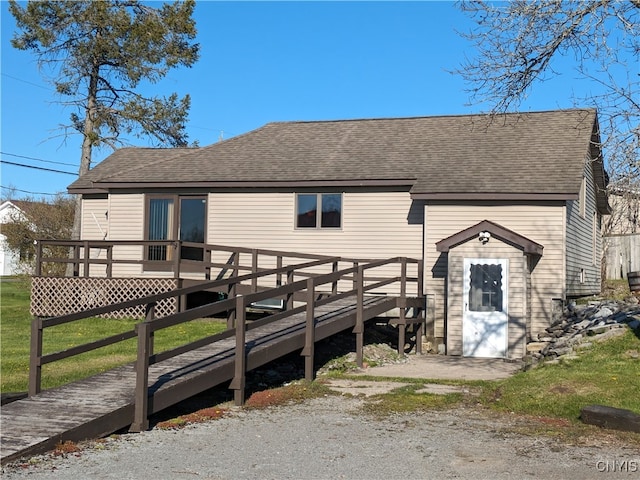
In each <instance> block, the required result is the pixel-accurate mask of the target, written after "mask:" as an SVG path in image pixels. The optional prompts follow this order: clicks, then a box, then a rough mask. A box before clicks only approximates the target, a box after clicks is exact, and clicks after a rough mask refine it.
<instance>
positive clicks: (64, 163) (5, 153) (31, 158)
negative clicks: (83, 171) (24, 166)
mask: <svg viewBox="0 0 640 480" xmlns="http://www.w3.org/2000/svg"><path fill="white" fill-rule="evenodd" d="M0 155H7V156H9V157H16V158H24V159H26V160H35V161H36V162H44V163H55V164H56V165H69V166H70V167H77V165H76V164H75V163H66V162H55V161H53V160H43V159H42V158H36V157H27V156H25V155H18V154H15V153H8V152H0Z"/></svg>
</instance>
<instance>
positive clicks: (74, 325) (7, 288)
mask: <svg viewBox="0 0 640 480" xmlns="http://www.w3.org/2000/svg"><path fill="white" fill-rule="evenodd" d="M136 322H137V320H134V319H125V320H112V319H104V318H89V319H85V320H80V321H76V322H71V323H67V324H64V325H58V326H55V327H52V328H47V329H45V331H44V336H43V353H44V354H47V353H53V352H57V351H60V350H65V349H67V348H70V347H74V346H77V345H82V344H84V343H88V342H91V341H93V340H98V339H100V338H104V337H107V336H110V335H115V334H117V333H121V332H126V331H129V330H132V329H133V328H134V326H135V324H136ZM225 328H226V324H225V322H224V321H220V320H215V319H200V320H193V321H191V322H187V323H184V324H180V325H176V326H175V327H171V328H167V329H164V330H161V331H159V332H157V333H156V335H155V340H154V345H155V348H154V350H155V351H156V352H161V351H163V350H168V349H170V348H173V347H177V346H179V345H183V344H185V343H188V342H190V341H193V340H197V339H199V338H203V337H205V336H208V335H213V334H215V333H218V332H221V331H223V330H224V329H225ZM30 336H31V315H30V314H29V286H28V283H27V281H26V280H18V281H11V282H9V281H6V280H2V282H1V283H0V348H1V350H0V378H1V387H0V391H2V392H21V391H26V390H27V386H28V376H29V342H30ZM135 357H136V339H135V338H133V339H130V340H127V341H124V342H119V343H117V344H115V345H110V346H108V347H104V348H101V349H98V350H94V351H91V352H87V353H84V354H82V355H77V356H74V357H71V358H68V359H65V360H61V361H58V362H54V363H51V364H47V365H45V366H44V367H43V369H42V388H51V387H55V386H58V385H62V384H65V383H68V382H71V381H74V380H78V379H80V378H85V377H88V376H90V375H94V374H96V373H99V372H103V371H106V370H109V369H111V368H113V367H115V366H117V365H122V364H125V363H128V362H131V361H133V360H135Z"/></svg>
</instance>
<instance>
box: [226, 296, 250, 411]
mask: <svg viewBox="0 0 640 480" xmlns="http://www.w3.org/2000/svg"><path fill="white" fill-rule="evenodd" d="M245 309H246V305H245V299H244V297H243V296H242V295H238V296H237V297H236V308H235V310H236V351H235V365H234V376H233V380H231V384H230V385H229V388H230V389H232V390H233V391H234V392H233V401H234V403H235V404H236V406H238V407H241V406H242V405H244V391H245V386H246V375H245V374H246V369H247V365H246V361H247V359H246V344H245V337H246V325H245V315H246V314H245Z"/></svg>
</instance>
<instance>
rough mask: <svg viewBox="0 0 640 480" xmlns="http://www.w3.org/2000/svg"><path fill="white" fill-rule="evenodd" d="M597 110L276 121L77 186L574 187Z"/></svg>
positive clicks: (121, 162)
mask: <svg viewBox="0 0 640 480" xmlns="http://www.w3.org/2000/svg"><path fill="white" fill-rule="evenodd" d="M596 125H597V120H596V112H595V110H591V109H587V110H577V109H576V110H560V111H548V112H534V113H517V114H506V115H500V116H496V117H489V116H487V115H461V116H440V117H415V118H387V119H363V120H339V121H312V122H275V123H269V124H267V125H265V126H263V127H261V128H258V129H256V130H253V131H251V132H248V133H246V134H243V135H240V136H237V137H233V138H231V139H229V140H225V141H223V142H220V143H216V144H213V145H210V146H208V147H203V148H196V149H149V148H126V149H122V150H118V151H116V152H115V153H114V154H113V155H111V156H109V157H108V158H107V159H105V160H104V161H102V163H100V164H99V165H97V166H96V167H95V168H94V169H93V170H92V171H91V172H89V173H88V174H87V175H84V176H83V177H81V178H80V179H78V180H77V181H76V182H74V183H73V184H72V185H71V186H70V187H69V190H70V191H72V192H73V191H75V192H82V191H83V190H87V189H92V188H107V189H108V188H117V187H124V186H127V187H128V188H131V187H132V186H135V187H139V188H145V186H147V187H148V186H151V185H153V186H167V187H170V186H173V187H179V186H205V184H206V185H210V186H215V185H222V186H232V185H243V186H247V185H253V186H263V185H268V184H269V183H278V184H284V183H291V184H292V185H294V184H301V183H304V182H316V183H317V182H324V183H327V184H330V183H332V182H342V184H346V183H352V184H354V185H357V184H358V182H367V181H377V182H380V183H384V182H395V184H398V183H404V184H406V185H408V186H411V192H412V194H414V195H418V196H420V195H425V196H427V197H428V196H430V195H434V196H437V195H446V194H450V195H451V194H466V195H473V194H484V195H486V194H493V193H499V194H502V195H516V194H517V195H526V194H532V193H535V194H563V195H565V194H576V193H577V192H578V190H579V188H580V183H581V178H582V165H583V162H584V160H585V158H586V156H587V154H588V152H589V149H590V141H591V139H592V134H593V132H594V128H595V126H596Z"/></svg>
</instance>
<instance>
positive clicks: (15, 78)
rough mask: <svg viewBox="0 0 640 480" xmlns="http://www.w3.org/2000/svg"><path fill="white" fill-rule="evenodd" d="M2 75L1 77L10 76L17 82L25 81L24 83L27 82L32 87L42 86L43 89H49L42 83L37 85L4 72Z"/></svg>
mask: <svg viewBox="0 0 640 480" xmlns="http://www.w3.org/2000/svg"><path fill="white" fill-rule="evenodd" d="M2 76H3V77H7V78H11V79H13V80H17V81H18V82H22V83H26V84H29V85H33V86H34V87H38V88H42V89H43V90H49V91H51V88H49V87H45V86H44V85H38V84H37V83H33V82H29V81H27V80H23V79H21V78H18V77H14V76H13V75H9V74H7V73H4V72H3V73H2Z"/></svg>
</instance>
